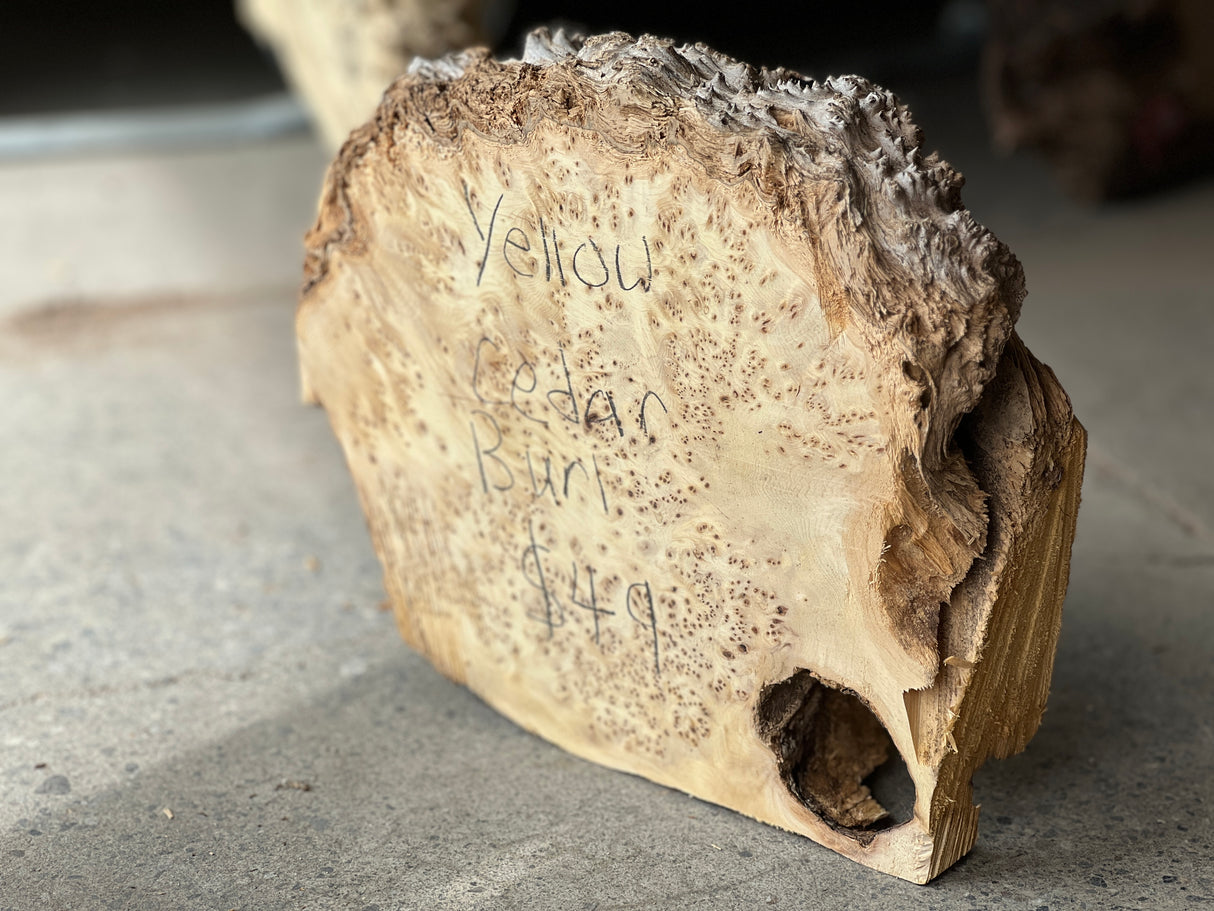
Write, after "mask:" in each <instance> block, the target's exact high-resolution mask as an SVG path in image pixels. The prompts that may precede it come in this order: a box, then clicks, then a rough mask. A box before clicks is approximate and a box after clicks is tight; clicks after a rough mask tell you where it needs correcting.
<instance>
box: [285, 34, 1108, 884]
mask: <svg viewBox="0 0 1214 911" xmlns="http://www.w3.org/2000/svg"><path fill="white" fill-rule="evenodd" d="M922 146H923V142H922V137H921V136H920V134H919V131H918V130H917V129H916V128H915V127H914V126H913V125H912V124H911V122H910V120H909V119H908V115H907V112H906V110H905V108H903V107H900V106H899V105H898V103H897V102H896V101H895V99H894V98H893V97H892V96H891V95H890V94H889V93H887V92H885V91H883V90H882V89H880V88H877V87H876V86H874V85H872V84H870V83H868V82H866V81H864V80H862V79H859V78H856V77H845V78H840V79H834V80H828V81H826V82H821V83H817V82H812V81H808V80H806V79H803V78H802V77H800V76H797V75H795V74H793V73H789V72H784V71H775V72H766V71H758V70H755V69H752V68H750V67H748V66H746V65H744V64H741V63H737V62H735V61H732V60H729V59H727V58H725V57H722V56H720V55H718V54H715V53H713V52H712V51H710V50H707V49H705V48H702V47H682V48H676V47H675V46H674V45H672V44H671V43H670V42H667V41H661V40H657V39H654V38H642V39H640V40H633V39H632V38H630V37H628V36H626V35H621V34H614V35H607V36H602V37H596V38H590V39H586V40H585V41H583V40H581V39H568V38H566V37H565V36H563V35H560V34H558V35H557V36H555V37H553V36H550V35H549V34H547V33H545V32H537V33H536V34H535V35H533V36H532V38H531V40H530V42H529V44H528V47H527V51H526V54H525V56H524V59H523V60H522V61H508V62H497V61H495V60H492V59H490V57H489V56H488V55H487V54H486V53H484V52H481V51H471V52H468V53H465V54H461V55H457V56H453V57H448V58H446V59H443V60H440V61H437V62H433V63H419V64H415V65H414V67H413V69H412V70H411V71H410V73H409V74H408V75H406V76H405V77H403V78H401V79H400V80H399V81H398V82H396V84H395V85H394V86H393V87H392V88H391V89H390V91H389V92H388V93H387V95H386V96H385V100H384V103H383V104H382V105H381V106H380V108H379V111H378V113H377V114H376V117H375V119H374V121H373V122H371V123H369V124H367V125H366V126H364V127H362V128H361V129H359V130H357V131H356V132H355V133H354V134H353V136H352V137H351V139H350V141H349V142H347V143H346V145H345V146H344V148H343V149H342V151H341V153H340V155H339V157H338V158H337V160H336V161H335V162H334V164H333V166H332V167H331V169H330V171H329V175H328V179H327V182H326V186H325V190H324V195H323V199H322V202H321V207H320V215H319V220H318V223H317V225H316V227H315V228H314V229H313V231H312V232H311V234H310V235H309V238H308V247H309V253H308V259H307V266H306V270H307V277H306V282H305V287H304V291H303V295H302V300H301V303H300V307H299V314H298V334H299V349H300V357H301V361H302V371H303V382H304V388H305V391H306V395H307V396H308V397H309V398H310V399H312V400H314V401H317V402H320V403H321V404H323V405H324V407H325V409H326V410H327V412H328V415H329V418H330V420H331V421H332V424H333V428H334V430H335V432H336V433H337V436H338V438H339V439H340V441H341V443H342V445H343V446H344V448H345V452H346V455H347V458H348V460H349V465H350V469H351V471H352V472H353V476H354V479H355V481H356V482H357V486H358V490H359V493H360V496H361V499H362V504H363V508H364V509H365V511H366V514H367V518H368V522H369V525H370V529H371V534H372V537H373V539H374V543H375V548H376V550H377V552H378V554H379V556H380V558H381V559H382V561H383V564H384V568H385V579H386V584H387V588H388V591H389V593H390V595H391V598H392V601H393V604H394V605H395V609H396V616H397V618H398V620H399V623H400V628H401V631H402V632H403V634H404V637H405V639H406V640H407V641H408V642H409V643H410V644H411V645H413V646H414V647H415V648H417V649H418V650H419V651H421V652H422V653H423V654H425V655H426V656H427V657H428V658H429V659H430V660H431V661H432V662H433V663H434V664H435V666H436V667H438V668H439V670H441V671H442V672H443V673H444V674H446V675H447V676H448V677H450V678H451V679H453V680H456V681H459V682H461V683H464V684H466V685H467V686H469V687H471V688H472V689H473V690H474V691H475V692H476V693H478V694H479V695H480V696H481V697H482V698H483V699H485V700H486V701H487V702H489V703H490V704H491V705H493V706H494V707H496V708H497V709H498V710H500V711H501V712H503V713H504V714H506V715H507V716H509V717H510V718H512V719H514V720H515V721H516V722H518V723H519V724H520V725H522V726H524V727H525V728H527V729H528V730H531V731H534V732H536V733H538V734H540V735H541V736H543V737H545V738H547V739H548V740H550V741H552V742H553V743H556V744H558V745H560V746H561V747H564V748H565V749H567V750H570V751H572V752H573V753H576V754H577V755H579V756H583V757H586V758H588V759H591V760H593V761H595V762H599V763H603V764H604V765H608V766H611V767H613V768H616V769H622V770H625V771H628V772H633V773H636V774H638V775H643V776H645V777H646V778H649V779H651V780H653V781H656V782H660V783H662V784H665V785H668V786H670V787H674V788H679V789H682V790H684V791H687V792H689V793H691V794H695V795H697V796H699V797H702V798H704V799H705V800H710V801H713V802H715V803H719V804H722V805H724V806H727V807H732V808H734V809H736V810H738V811H739V812H742V813H745V814H747V815H749V816H753V817H755V818H756V819H761V820H763V821H765V822H768V823H771V824H773V825H777V826H781V827H783V828H785V829H790V830H792V831H794V832H800V833H802V834H804V835H807V836H809V837H810V838H812V839H813V840H815V841H817V842H820V843H821V844H823V845H826V846H828V847H830V848H832V849H834V850H836V851H838V852H840V853H842V854H845V855H847V856H848V857H851V858H853V859H855V860H857V861H859V862H861V863H864V864H867V865H869V866H871V867H874V868H876V869H879V870H883V871H885V872H888V873H892V874H895V875H897V876H901V877H904V878H906V879H910V880H914V881H916V882H925V881H927V880H929V879H931V878H932V877H933V876H935V875H937V874H938V873H940V872H941V871H942V870H944V869H945V868H947V867H948V866H949V865H950V864H952V863H953V862H954V861H956V860H957V859H958V858H959V857H961V856H962V855H964V854H965V853H966V852H967V851H968V850H969V849H970V847H971V846H972V845H973V843H974V839H975V836H976V833H977V823H978V810H977V808H976V807H975V806H974V803H973V799H972V795H971V787H970V781H971V777H972V775H973V772H974V770H975V769H976V768H977V767H978V766H979V765H980V764H981V763H982V762H983V760H985V759H986V758H987V757H988V756H1006V755H1008V754H1010V753H1013V752H1016V751H1018V750H1020V749H1022V748H1023V747H1024V746H1025V744H1026V743H1027V741H1028V739H1029V738H1030V737H1031V736H1032V734H1033V732H1034V730H1035V729H1036V728H1037V725H1038V722H1039V721H1040V718H1041V714H1042V711H1043V710H1044V707H1045V701H1046V695H1047V691H1048V689H1049V679H1050V672H1051V668H1052V664H1053V656H1054V650H1055V644H1056V640H1057V635H1058V628H1059V622H1060V611H1061V606H1062V601H1063V595H1064V591H1065V588H1066V580H1067V572H1068V563H1069V557H1070V545H1071V538H1072V535H1073V533H1074V527H1075V515H1076V509H1077V506H1078V500H1079V489H1080V482H1081V476H1082V469H1083V457H1084V443H1085V437H1084V431H1083V429H1082V427H1081V426H1080V425H1079V424H1078V422H1077V421H1076V420H1075V419H1074V417H1073V416H1072V413H1071V408H1070V403H1069V402H1068V400H1067V397H1066V395H1065V393H1064V392H1063V391H1062V389H1061V388H1060V387H1059V385H1058V382H1057V380H1056V379H1055V378H1054V375H1053V373H1052V372H1051V371H1050V370H1049V369H1048V368H1047V367H1044V366H1042V365H1041V364H1040V363H1038V362H1037V361H1036V360H1034V358H1033V356H1032V355H1031V354H1029V352H1028V351H1027V350H1026V349H1025V347H1024V345H1023V344H1022V343H1021V342H1020V340H1019V338H1017V336H1016V335H1015V333H1014V331H1013V323H1014V321H1015V319H1016V316H1017V313H1018V311H1019V308H1020V303H1021V300H1022V298H1023V297H1024V285H1023V279H1022V274H1021V269H1020V266H1019V264H1018V263H1017V261H1016V259H1015V258H1014V257H1013V256H1012V254H1011V253H1010V252H1009V251H1008V250H1007V248H1006V247H1004V246H1003V244H1001V243H1000V242H999V241H998V240H997V239H996V238H995V237H993V236H992V235H991V234H990V233H989V232H988V231H986V230H985V229H984V228H983V227H982V226H980V225H978V224H977V223H976V222H975V221H974V220H973V218H972V217H971V216H970V214H969V213H968V212H967V211H966V210H965V209H964V208H963V207H962V205H961V202H960V199H959V189H960V186H961V178H960V176H959V175H958V174H957V173H956V172H955V171H953V170H952V169H951V168H950V167H949V166H948V165H947V164H945V163H944V162H942V161H940V160H939V159H938V158H936V157H935V156H934V155H931V156H927V155H924V154H922V152H921V148H922ZM890 756H893V757H894V758H895V760H897V759H900V760H901V761H902V762H904V763H905V765H906V768H907V769H908V770H909V774H910V778H911V779H912V780H913V783H914V792H915V798H914V808H913V812H911V811H909V810H908V812H907V814H906V816H905V818H890V817H889V816H888V815H887V814H886V812H885V810H884V809H883V808H882V806H881V805H880V804H879V803H878V802H877V800H876V799H874V797H873V796H872V795H871V794H870V791H869V788H868V786H867V785H866V784H865V781H866V779H868V778H869V776H870V774H871V773H872V772H873V770H874V769H875V768H877V767H878V766H880V765H881V764H882V763H883V762H885V761H886V759H887V757H890Z"/></svg>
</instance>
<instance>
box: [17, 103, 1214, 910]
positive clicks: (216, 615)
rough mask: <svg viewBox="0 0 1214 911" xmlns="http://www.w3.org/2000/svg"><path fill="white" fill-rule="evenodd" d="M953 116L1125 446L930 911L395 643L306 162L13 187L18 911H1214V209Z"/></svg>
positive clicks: (299, 141) (214, 165)
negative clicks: (336, 399)
mask: <svg viewBox="0 0 1214 911" xmlns="http://www.w3.org/2000/svg"><path fill="white" fill-rule="evenodd" d="M933 97H934V96H933V95H932V93H931V92H930V91H925V93H924V94H923V96H922V98H920V99H919V100H916V99H915V98H913V97H912V98H911V99H910V100H911V101H912V104H913V106H915V107H916V109H917V110H920V120H921V122H925V123H926V126H927V127H928V130H929V134H928V135H929V139H931V140H932V143H933V144H934V145H935V146H937V147H940V148H942V149H943V150H944V152H945V153H946V155H947V157H949V158H950V159H951V160H953V161H954V162H955V163H956V164H958V165H959V166H960V167H961V168H962V169H963V170H964V171H966V172H967V174H968V176H969V177H970V185H969V188H968V189H967V194H966V195H967V200H968V201H969V203H970V205H971V207H972V208H973V209H974V211H975V213H976V214H977V216H978V217H979V218H980V219H981V220H983V221H985V222H986V223H987V224H988V225H990V226H991V227H992V228H993V229H994V230H995V231H996V232H997V233H998V234H1000V236H1002V237H1003V238H1004V239H1005V240H1006V241H1007V242H1008V243H1009V244H1010V245H1011V246H1012V248H1013V249H1014V250H1015V251H1016V252H1017V253H1018V254H1019V256H1020V257H1021V258H1022V260H1023V262H1024V264H1025V268H1026V271H1027V274H1028V279H1029V287H1030V296H1029V299H1028V301H1027V302H1026V305H1025V310H1024V316H1023V319H1022V322H1021V330H1022V335H1023V336H1024V338H1025V339H1026V341H1027V342H1028V344H1029V346H1030V347H1031V348H1032V349H1033V350H1034V351H1035V353H1036V354H1037V355H1038V356H1039V357H1041V358H1043V359H1044V360H1046V361H1047V362H1048V363H1050V364H1052V365H1053V366H1054V368H1055V369H1056V370H1057V373H1058V375H1059V377H1060V378H1061V380H1062V382H1063V384H1064V385H1065V386H1066V388H1067V389H1068V390H1069V391H1070V393H1071V395H1072V397H1073V399H1074V402H1075V408H1076V412H1077V413H1078V414H1079V416H1080V417H1081V418H1082V419H1083V421H1084V422H1085V423H1086V425H1087V427H1088V429H1089V431H1090V434H1091V450H1090V455H1089V462H1088V474H1087V483H1086V486H1085V490H1084V502H1083V507H1082V510H1081V515H1080V523H1079V524H1080V527H1079V533H1078V537H1077V540H1076V545H1075V552H1074V563H1073V566H1072V573H1071V587H1070V595H1069V598H1068V601H1067V607H1066V613H1065V620H1064V629H1063V636H1062V642H1061V646H1060V650H1059V654H1058V662H1057V669H1056V673H1055V679H1054V689H1053V694H1052V696H1051V701H1050V705H1049V711H1048V713H1047V714H1046V716H1045V721H1044V723H1043V726H1042V728H1041V730H1040V732H1039V733H1038V735H1037V737H1036V739H1035V740H1034V741H1033V743H1032V744H1031V745H1030V747H1029V749H1028V751H1027V752H1025V753H1024V754H1022V755H1020V756H1018V757H1015V758H1013V759H1010V760H1007V761H1004V762H1000V763H992V764H990V765H989V766H988V767H987V768H985V769H984V770H982V772H981V773H980V774H979V777H978V779H977V782H976V792H977V795H978V799H979V800H980V801H981V802H982V804H983V807H984V812H983V822H982V829H981V834H980V838H979V842H978V845H977V847H976V848H975V850H974V851H973V853H972V854H971V855H970V857H969V858H968V859H966V860H965V861H963V862H962V863H961V864H960V865H958V866H957V867H956V868H954V869H953V870H952V871H950V872H949V873H947V874H946V875H944V876H943V877H942V878H941V879H940V880H938V881H937V882H936V883H935V884H933V885H931V886H928V887H916V886H912V885H909V884H906V883H903V882H901V881H899V880H896V879H892V878H890V877H887V876H883V875H880V874H876V873H873V872H871V871H868V870H866V869H864V868H861V867H859V866H856V865H855V864H852V863H850V862H848V861H846V860H843V859H842V858H840V857H837V856H835V855H834V854H832V853H830V852H829V851H826V850H824V849H822V848H819V847H817V846H816V845H814V844H812V843H810V842H808V841H806V840H803V839H801V838H798V837H796V836H792V835H789V834H786V833H783V832H779V831H777V830H775V829H772V828H768V827H766V826H764V825H761V824H759V823H756V822H753V821H751V820H749V819H745V818H743V817H741V816H739V815H736V814H734V813H731V812H729V811H727V810H723V809H720V808H717V807H714V806H709V805H707V804H704V803H700V802H698V801H696V800H693V799H691V798H688V797H686V796H684V795H682V794H679V793H676V792H673V791H669V790H666V789H663V788H661V787H658V786H655V785H652V784H649V783H647V782H645V781H643V780H640V779H637V778H633V777H629V776H626V775H621V774H618V773H615V772H610V771H607V770H604V769H601V768H598V767H595V766H592V765H590V764H588V763H585V762H582V761H580V760H577V759H574V758H573V757H571V756H568V755H566V754H564V753H562V752H561V751H559V750H557V749H555V748H553V747H551V746H549V745H548V744H546V743H544V742H542V741H540V740H537V739H536V738H534V737H531V736H530V735H528V734H526V733H524V732H522V731H521V730H519V729H518V728H516V727H514V726H513V725H512V724H510V723H508V722H507V721H505V720H504V719H502V718H501V717H499V716H498V715H496V714H495V713H493V712H492V711H490V710H489V709H488V708H486V707H485V706H484V705H483V704H482V703H480V702H479V701H478V700H477V699H476V698H474V697H473V696H471V695H470V694H469V693H468V692H467V691H466V690H464V689H461V688H459V687H456V686H453V685H451V684H449V683H447V682H446V681H445V680H443V679H442V678H440V677H439V676H438V675H437V674H436V673H435V672H433V671H432V670H431V669H430V668H429V666H428V665H427V664H426V663H425V662H424V661H423V660H422V659H420V658H419V657H417V656H416V655H414V654H413V653H412V652H410V651H409V650H408V649H407V648H406V647H405V646H404V645H403V644H402V643H401V642H400V641H399V639H398V637H397V634H396V630H395V628H394V625H393V623H392V619H391V615H390V614H388V613H385V612H384V611H383V610H382V609H381V607H380V604H381V600H382V599H383V597H384V596H383V593H382V589H381V586H380V575H379V573H380V571H379V567H378V564H377V563H376V560H375V558H374V556H373V554H372V552H371V549H370V546H369V542H368V538H367V534H366V530H365V526H364V524H363V520H362V517H361V514H360V512H359V509H358V505H357V503H356V500H355V495H354V491H353V488H352V485H351V483H350V481H349V478H348V476H347V473H346V469H345V466H344V463H343V460H342V458H341V454H340V452H339V451H338V448H337V446H336V444H335V443H334V441H333V439H332V437H331V435H330V432H329V429H328V426H327V424H326V421H325V417H324V415H323V413H322V412H320V411H318V410H313V409H309V408H305V407H303V406H301V405H300V404H299V403H298V397H297V389H296V373H295V362H294V351H293V343H292V332H291V319H292V309H293V303H294V287H295V284H296V281H297V277H298V275H299V266H300V251H299V242H298V239H299V236H300V234H301V233H302V231H303V230H304V228H305V227H306V225H307V222H308V219H309V217H310V214H311V208H312V202H313V199H314V197H315V194H316V191H317V188H318V186H319V179H320V174H321V171H322V168H323V164H324V162H323V159H322V157H321V154H320V152H319V151H318V150H317V148H316V147H315V146H314V144H313V143H312V142H311V141H310V140H308V139H306V138H295V139H288V140H282V141H278V142H268V143H263V144H258V145H252V146H243V147H240V148H233V149H226V150H213V151H210V152H199V153H196V154H177V155H162V156H136V155H132V156H126V157H120V158H119V157H114V158H96V159H89V160H77V161H73V160H61V161H52V162H40V163H35V162H25V163H12V162H10V163H7V164H4V165H2V166H0V199H3V200H4V202H5V217H4V218H3V219H0V276H2V277H3V282H0V441H2V442H3V445H2V446H0V517H2V519H3V521H0V578H2V579H3V580H4V581H3V585H2V586H0V909H60V908H88V909H92V908H123V909H143V908H156V909H159V908H164V909H229V908H240V909H254V908H256V909H276V908H292V909H303V908H307V909H328V908H333V909H363V911H370V909H379V911H389V909H404V908H419V909H446V908H452V909H455V908H461V909H462V908H469V909H473V908H475V909H499V908H520V909H523V908H525V909H547V908H561V909H585V911H608V909H623V908H637V909H650V908H653V909H675V908H679V909H681V908H696V909H733V908H773V907H774V908H790V909H799V908H806V909H868V908H872V909H877V908H880V909H890V908H896V909H970V908H1027V909H1034V911H1042V909H1049V911H1060V909H1071V908H1088V909H1115V908H1135V909H1137V908H1143V909H1172V908H1190V907H1194V908H1195V907H1198V906H1201V905H1204V904H1206V903H1209V902H1214V860H1212V857H1214V851H1212V845H1214V818H1212V812H1214V661H1212V660H1211V659H1212V657H1214V611H1212V610H1211V608H1212V607H1214V530H1212V529H1214V472H1211V465H1212V464H1214V371H1212V370H1211V369H1210V368H1211V363H1210V358H1211V355H1210V352H1211V348H1212V343H1214V290H1212V288H1214V283H1212V282H1211V280H1210V263H1211V253H1212V251H1214V229H1212V228H1211V221H1212V216H1214V182H1207V183H1205V184H1201V185H1197V186H1192V187H1189V188H1188V189H1186V190H1184V191H1177V192H1174V193H1171V194H1167V195H1164V196H1159V197H1155V198H1152V199H1147V200H1143V201H1140V202H1135V203H1132V204H1123V205H1119V206H1115V207H1110V208H1106V209H1101V210H1084V209H1080V208H1077V207H1074V206H1071V205H1069V204H1067V203H1065V202H1063V201H1061V200H1059V199H1058V198H1057V197H1056V196H1055V195H1054V193H1053V190H1052V187H1051V186H1050V183H1049V181H1048V178H1047V177H1046V176H1045V175H1044V174H1043V173H1042V172H1041V171H1040V170H1039V169H1037V168H1036V167H1035V166H1033V165H1032V164H1031V163H1025V162H1020V161H1010V162H1007V161H997V160H995V159H993V158H991V157H990V156H989V155H988V154H987V153H986V152H985V151H983V145H982V142H981V128H980V124H978V123H977V121H976V120H974V119H973V118H969V119H956V118H951V117H949V116H948V106H947V105H939V104H937V105H936V107H933V100H932V99H933ZM967 150H968V151H967Z"/></svg>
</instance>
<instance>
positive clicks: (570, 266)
mask: <svg viewBox="0 0 1214 911" xmlns="http://www.w3.org/2000/svg"><path fill="white" fill-rule="evenodd" d="M505 198H506V194H504V193H503V194H501V195H499V196H498V197H497V202H496V203H495V204H494V206H493V211H492V212H491V213H489V218H488V221H487V222H486V223H485V226H484V227H483V228H482V227H481V224H482V220H481V219H480V218H478V217H477V215H476V210H475V209H474V208H473V207H472V195H471V191H470V190H469V189H468V186H467V185H466V184H465V186H464V201H465V202H466V203H467V205H468V214H469V215H470V216H471V217H472V227H473V228H475V229H476V235H477V237H478V238H480V242H481V243H482V244H483V245H484V247H483V248H482V250H481V259H480V266H479V268H478V270H477V273H476V284H477V287H480V284H481V282H482V281H483V280H484V278H485V272H486V271H487V270H488V268H489V263H490V261H491V260H492V261H493V262H494V263H500V264H501V265H500V266H499V268H506V269H509V270H510V271H511V272H513V273H514V274H515V275H517V276H518V277H519V278H529V279H540V278H541V277H542V279H543V281H546V282H551V281H557V282H560V284H561V285H562V286H565V285H569V284H570V283H571V282H573V281H577V282H578V283H580V284H582V285H584V286H585V287H587V288H591V289H594V288H604V287H606V286H607V285H608V284H609V283H611V281H612V279H613V278H614V279H615V285H617V286H618V287H619V289H620V290H621V291H634V290H636V289H637V288H639V289H640V290H641V291H642V292H645V293H648V292H649V290H650V289H651V288H652V287H653V259H652V258H651V256H650V254H649V239H648V238H647V237H644V236H642V237H641V249H637V247H636V244H633V247H632V249H631V250H629V251H627V253H625V252H624V245H623V244H615V245H614V247H615V249H614V250H612V245H611V244H608V243H603V244H601V245H600V243H599V242H598V241H596V240H595V239H594V238H593V237H590V236H586V238H585V239H584V240H582V241H581V243H578V244H577V246H573V243H574V242H576V241H577V240H579V239H580V238H578V237H575V238H574V239H573V241H570V240H569V238H568V237H567V236H565V237H562V236H561V234H560V232H559V231H558V229H557V227H556V226H555V225H551V224H545V222H544V217H543V216H542V215H541V216H539V225H538V228H537V227H536V226H535V225H530V224H528V225H525V226H520V225H518V224H512V225H504V224H502V223H501V222H500V221H499V218H498V213H499V212H500V210H501V208H502V200H503V199H505ZM481 214H482V215H484V213H481ZM537 238H538V243H537ZM541 249H542V250H543V256H542V258H541V256H540V251H541ZM570 249H572V250H573V253H572V255H570V252H569V251H570ZM642 250H643V251H644V254H645V267H644V269H639V270H638V268H637V267H636V264H638V263H639V262H640V257H641V252H642ZM630 261H631V262H632V265H631V266H629V265H627V263H628V262H630ZM626 274H627V278H625V275H626ZM629 282H631V283H629Z"/></svg>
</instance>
